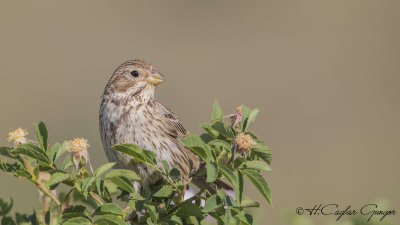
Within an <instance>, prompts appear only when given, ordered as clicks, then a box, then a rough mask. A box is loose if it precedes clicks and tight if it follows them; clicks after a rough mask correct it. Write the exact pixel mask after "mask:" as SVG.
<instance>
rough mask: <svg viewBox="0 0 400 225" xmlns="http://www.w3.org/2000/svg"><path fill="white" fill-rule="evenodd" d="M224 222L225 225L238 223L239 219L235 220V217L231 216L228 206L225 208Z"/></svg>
mask: <svg viewBox="0 0 400 225" xmlns="http://www.w3.org/2000/svg"><path fill="white" fill-rule="evenodd" d="M224 224H225V225H237V224H239V221H237V219H236V218H234V217H232V213H231V210H230V208H228V209H226V212H225V222H224Z"/></svg>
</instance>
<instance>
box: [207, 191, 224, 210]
mask: <svg viewBox="0 0 400 225" xmlns="http://www.w3.org/2000/svg"><path fill="white" fill-rule="evenodd" d="M221 205H222V200H221V198H220V197H219V196H218V195H213V196H211V197H209V198H208V199H207V201H206V204H205V205H204V208H203V211H204V212H206V213H207V212H210V211H212V210H214V209H217V208H218V207H220V206H221Z"/></svg>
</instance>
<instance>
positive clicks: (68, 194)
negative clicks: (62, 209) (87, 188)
mask: <svg viewBox="0 0 400 225" xmlns="http://www.w3.org/2000/svg"><path fill="white" fill-rule="evenodd" d="M73 190H75V187H73V188H71V190H69V192H68V193H67V195H66V196H65V198H64V200H63V202H62V204H63V205H64V203H65V202H66V201H67V199H68V197H69V196H70V195H71V193H72V191H73Z"/></svg>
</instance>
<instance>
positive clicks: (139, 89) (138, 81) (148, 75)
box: [104, 59, 165, 97]
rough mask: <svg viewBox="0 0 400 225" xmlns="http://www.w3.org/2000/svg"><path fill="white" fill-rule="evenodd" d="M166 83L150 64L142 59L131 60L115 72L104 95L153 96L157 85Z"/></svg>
mask: <svg viewBox="0 0 400 225" xmlns="http://www.w3.org/2000/svg"><path fill="white" fill-rule="evenodd" d="M164 81H165V76H164V75H162V74H161V73H160V72H158V70H157V69H156V68H154V67H153V66H152V65H151V64H150V63H149V62H147V61H145V60H141V59H134V60H129V61H126V62H124V63H122V64H121V65H120V66H119V67H118V68H117V69H116V70H115V71H114V74H113V75H112V77H111V78H110V80H109V81H108V84H107V86H106V89H105V91H104V94H105V95H107V94H116V95H118V96H120V97H130V96H137V95H141V96H143V95H144V96H149V95H151V96H153V95H154V90H155V85H157V84H160V83H163V82H164Z"/></svg>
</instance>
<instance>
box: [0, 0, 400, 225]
mask: <svg viewBox="0 0 400 225" xmlns="http://www.w3.org/2000/svg"><path fill="white" fill-rule="evenodd" d="M399 11H400V2H399V1H394V0H393V1H390V0H382V1H376V0H371V1H367V0H364V1H344V0H343V1H254V2H253V1H127V0H125V1H11V0H10V1H1V2H0V76H1V82H0V102H1V104H0V107H1V110H0V113H1V114H0V136H2V137H3V138H0V145H7V144H8V143H7V141H6V136H7V134H8V131H9V130H11V129H15V128H18V127H20V126H21V127H24V128H28V129H29V131H30V132H31V133H33V129H32V127H33V126H32V124H33V123H34V122H38V121H40V120H43V121H45V122H46V123H47V125H48V127H49V131H50V141H51V143H53V142H55V141H63V140H65V139H73V138H74V137H85V138H88V139H89V141H90V143H91V146H92V147H91V148H90V158H91V160H92V162H93V164H94V166H98V165H100V164H103V163H105V162H106V158H105V154H104V152H103V149H102V146H101V141H100V137H99V132H98V108H99V104H100V96H101V94H102V91H103V88H104V86H105V84H106V82H107V81H108V79H109V77H110V75H111V73H112V72H113V70H114V69H115V68H116V67H117V66H118V65H119V64H120V63H122V62H123V61H125V60H128V59H132V58H144V59H147V60H149V61H150V62H152V63H153V64H154V65H155V66H156V67H157V68H158V69H159V70H160V71H161V72H162V73H164V74H165V75H166V76H167V79H168V80H167V82H166V83H165V84H162V85H160V86H159V88H158V89H157V93H156V94H157V96H158V97H159V98H160V99H161V100H162V101H163V102H164V103H165V104H166V105H168V106H169V107H170V108H171V109H172V110H173V111H174V112H175V113H176V114H177V115H178V116H180V118H181V119H182V120H183V122H184V124H185V126H186V127H187V128H188V130H189V131H190V132H191V133H200V132H201V130H200V128H199V127H198V124H199V123H200V122H204V121H208V120H209V119H210V116H209V115H210V114H211V109H212V103H213V101H214V99H218V100H219V101H220V103H221V105H222V107H223V109H224V110H225V112H226V113H230V112H233V111H234V110H235V108H236V106H238V105H240V104H246V105H248V106H250V107H253V108H254V107H257V108H259V109H260V110H261V113H260V114H259V117H258V118H257V120H256V123H254V124H253V125H252V126H251V129H252V130H253V131H254V132H255V133H256V134H258V136H260V137H262V138H263V139H264V140H265V141H266V143H267V144H268V145H269V146H270V147H271V149H272V151H273V154H274V157H273V163H272V167H273V170H274V171H273V172H271V173H266V174H265V176H266V177H267V179H268V180H269V182H270V184H271V186H272V191H273V203H274V206H273V207H271V206H268V205H267V204H266V202H265V201H264V200H263V199H262V197H261V195H259V194H258V192H257V191H256V190H255V189H254V188H252V187H251V186H247V187H246V192H247V194H248V195H250V196H251V197H252V198H253V199H256V200H260V201H261V203H262V207H261V208H259V209H256V210H255V211H254V212H255V215H256V218H257V219H258V221H259V222H260V224H274V225H279V224H286V223H285V222H284V220H283V219H282V214H283V213H285V212H286V211H290V212H294V211H295V209H296V208H297V207H299V206H302V207H312V206H314V204H319V203H322V204H324V203H338V204H339V205H340V206H341V208H342V209H344V208H345V207H346V206H347V205H352V206H353V208H357V207H360V206H362V205H364V204H366V203H371V202H375V201H376V199H386V200H388V201H390V202H391V204H392V208H394V209H396V210H398V211H399V210H400V194H399V190H400V179H399V171H400V166H399V163H398V162H399V158H400V151H399V147H398V146H399V140H400V117H399V115H400V104H399V97H400V88H399V84H400V74H399V73H400V63H399V62H400V43H399V40H400V29H399V28H400V24H399V22H400V13H399ZM30 137H31V138H34V135H32V134H31V136H30ZM8 196H13V198H14V199H15V205H16V209H18V210H21V211H23V212H31V211H32V209H33V207H35V205H36V201H37V197H38V195H37V192H36V190H35V188H34V187H33V185H32V184H30V183H27V182H25V181H20V180H16V179H14V178H11V177H8V176H6V175H4V174H3V173H1V174H0V197H3V198H6V197H8ZM398 215H399V214H398ZM398 215H396V216H394V217H393V218H395V219H397V220H399V218H398ZM303 216H304V215H303ZM304 217H305V216H304ZM311 219H312V220H313V221H317V222H318V223H322V221H330V220H334V219H335V218H334V217H332V216H331V217H328V216H315V217H312V218H311Z"/></svg>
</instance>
